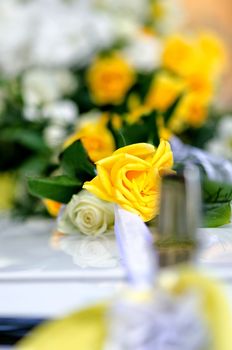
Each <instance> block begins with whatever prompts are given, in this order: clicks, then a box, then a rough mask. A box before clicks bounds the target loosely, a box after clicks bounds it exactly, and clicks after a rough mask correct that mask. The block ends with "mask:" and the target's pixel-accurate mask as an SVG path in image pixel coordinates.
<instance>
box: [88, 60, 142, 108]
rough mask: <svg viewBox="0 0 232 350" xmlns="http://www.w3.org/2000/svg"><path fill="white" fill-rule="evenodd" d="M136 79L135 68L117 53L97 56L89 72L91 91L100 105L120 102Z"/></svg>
mask: <svg viewBox="0 0 232 350" xmlns="http://www.w3.org/2000/svg"><path fill="white" fill-rule="evenodd" d="M134 79H135V77H134V71H133V69H132V68H131V67H130V65H129V64H128V63H127V62H126V61H125V60H124V59H123V58H122V57H120V56H116V55H114V56H110V57H99V58H97V59H96V60H95V61H94V62H93V64H92V65H91V66H90V68H89V70H88V72H87V82H88V85H89V89H90V93H91V95H92V98H93V100H94V101H95V102H96V103H97V104H100V105H104V104H118V103H120V102H121V101H122V100H123V98H124V97H125V94H126V93H127V91H128V90H129V89H130V87H131V86H132V84H133V83H134Z"/></svg>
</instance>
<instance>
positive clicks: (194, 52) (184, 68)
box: [163, 34, 203, 77]
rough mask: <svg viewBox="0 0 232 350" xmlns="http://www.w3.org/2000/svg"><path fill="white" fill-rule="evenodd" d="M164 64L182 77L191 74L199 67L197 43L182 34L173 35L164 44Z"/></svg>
mask: <svg viewBox="0 0 232 350" xmlns="http://www.w3.org/2000/svg"><path fill="white" fill-rule="evenodd" d="M163 66H164V67H165V68H167V69H170V70H171V71H173V72H174V73H176V74H178V75H180V76H182V77H186V76H189V75H191V74H192V73H193V72H195V71H196V70H198V69H199V51H198V49H197V47H196V45H194V43H193V42H192V41H191V40H190V39H189V38H186V37H184V36H182V35H178V34H176V35H171V36H170V37H168V38H167V40H166V43H165V46H164V52H163ZM202 68H203V67H202Z"/></svg>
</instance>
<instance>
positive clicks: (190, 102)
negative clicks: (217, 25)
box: [145, 33, 226, 131]
mask: <svg viewBox="0 0 232 350" xmlns="http://www.w3.org/2000/svg"><path fill="white" fill-rule="evenodd" d="M225 57H226V54H225V50H224V47H223V45H222V43H221V42H220V41H219V39H218V38H217V37H216V36H214V35H213V34H209V33H202V34H200V35H199V36H198V37H197V38H189V37H185V36H183V35H173V36H170V37H168V38H167V40H166V43H165V47H164V51H163V57H162V61H163V62H162V66H163V69H164V70H162V71H160V72H159V73H158V74H157V75H156V76H155V77H154V80H153V82H152V85H151V88H150V90H149V92H148V95H147V98H146V100H145V103H146V105H147V106H149V107H150V108H152V109H158V110H159V111H160V112H161V113H162V112H164V111H165V110H166V109H167V108H168V107H169V106H170V105H171V104H172V103H173V102H174V101H175V100H176V99H177V97H178V96H180V94H183V96H184V97H183V98H182V100H181V102H180V104H179V107H178V108H177V111H176V113H175V115H174V116H173V120H172V122H171V124H170V126H171V127H173V128H174V131H178V129H180V128H181V127H183V125H184V124H187V125H190V126H192V127H199V126H201V125H202V124H203V123H204V122H205V119H206V118H207V107H208V105H209V104H210V102H211V99H212V97H213V94H214V89H215V86H216V84H217V80H218V77H219V75H220V74H221V72H222V69H223V67H224V64H225Z"/></svg>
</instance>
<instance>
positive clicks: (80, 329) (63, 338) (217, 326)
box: [18, 269, 232, 350]
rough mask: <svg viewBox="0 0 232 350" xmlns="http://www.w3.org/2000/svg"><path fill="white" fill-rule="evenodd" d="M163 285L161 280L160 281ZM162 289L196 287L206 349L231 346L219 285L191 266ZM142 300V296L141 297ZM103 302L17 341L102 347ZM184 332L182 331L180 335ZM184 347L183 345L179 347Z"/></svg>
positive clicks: (33, 347)
mask: <svg viewBox="0 0 232 350" xmlns="http://www.w3.org/2000/svg"><path fill="white" fill-rule="evenodd" d="M162 285H163V286H165V283H163V284H162ZM165 288H166V289H168V290H169V291H171V292H172V293H175V294H181V293H184V292H188V291H189V290H191V291H196V292H197V293H200V294H201V295H202V296H203V297H202V312H203V314H204V317H205V319H206V320H207V322H208V325H209V329H210V331H211V336H212V344H211V345H210V349H205V350H231V344H232V317H231V312H230V305H229V303H228V302H227V300H226V297H225V295H224V293H223V290H222V289H221V288H220V286H219V285H218V284H217V283H216V282H214V281H212V280H210V279H208V278H207V277H204V276H202V275H201V274H199V273H198V272H195V271H194V270H192V269H184V270H183V271H181V272H180V274H179V277H178V278H177V279H175V281H174V282H173V283H171V284H170V283H169V284H168V283H166V286H165ZM141 302H142V299H141ZM107 310H108V308H107V305H98V306H95V307H92V308H88V309H86V310H83V311H80V312H77V313H74V314H72V315H70V316H68V317H65V318H64V319H63V320H58V321H54V322H49V323H45V324H44V325H42V326H40V327H38V329H37V330H36V331H34V333H32V334H31V335H30V336H29V337H28V338H26V339H25V340H23V341H22V342H20V343H19V345H18V349H20V350H64V349H65V350H77V349H78V350H102V349H104V342H105V339H106V336H107V327H108V326H107V324H108V322H109V320H108V319H107V317H106V313H107ZM183 336H184V335H183ZM183 350H184V349H183Z"/></svg>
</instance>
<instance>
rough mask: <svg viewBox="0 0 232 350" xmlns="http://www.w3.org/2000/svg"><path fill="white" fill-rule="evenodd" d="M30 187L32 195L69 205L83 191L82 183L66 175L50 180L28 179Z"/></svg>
mask: <svg viewBox="0 0 232 350" xmlns="http://www.w3.org/2000/svg"><path fill="white" fill-rule="evenodd" d="M28 187H29V191H30V192H31V194H33V195H35V196H37V197H42V198H48V199H52V200H54V201H57V202H61V203H68V202H69V201H70V199H71V197H72V195H73V194H75V193H77V192H79V191H80V190H81V188H82V182H80V181H78V180H75V179H72V178H70V177H68V176H65V175H62V176H54V177H50V178H40V177H28Z"/></svg>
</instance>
